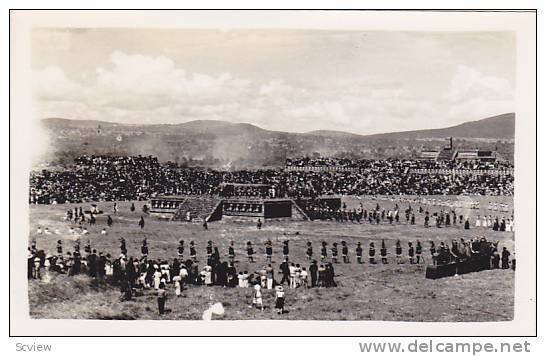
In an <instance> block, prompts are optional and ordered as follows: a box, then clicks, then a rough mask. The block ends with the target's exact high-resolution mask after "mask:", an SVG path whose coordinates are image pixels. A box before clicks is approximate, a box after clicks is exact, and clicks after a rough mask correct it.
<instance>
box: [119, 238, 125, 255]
mask: <svg viewBox="0 0 546 356" xmlns="http://www.w3.org/2000/svg"><path fill="white" fill-rule="evenodd" d="M119 250H120V252H121V254H122V255H123V256H127V246H126V244H125V239H124V238H123V237H122V238H121V239H119Z"/></svg>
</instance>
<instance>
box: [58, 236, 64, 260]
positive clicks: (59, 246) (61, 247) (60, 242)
mask: <svg viewBox="0 0 546 356" xmlns="http://www.w3.org/2000/svg"><path fill="white" fill-rule="evenodd" d="M57 254H58V255H60V256H62V255H63V242H62V241H61V240H58V241H57Z"/></svg>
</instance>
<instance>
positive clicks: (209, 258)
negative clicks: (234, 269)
mask: <svg viewBox="0 0 546 356" xmlns="http://www.w3.org/2000/svg"><path fill="white" fill-rule="evenodd" d="M211 260H212V241H210V240H209V241H208V242H207V261H208V265H209V266H210V261H211Z"/></svg>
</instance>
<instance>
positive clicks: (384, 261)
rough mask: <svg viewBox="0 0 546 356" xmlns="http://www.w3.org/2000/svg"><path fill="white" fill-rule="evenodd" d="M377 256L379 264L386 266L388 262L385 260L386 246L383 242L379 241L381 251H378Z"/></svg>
mask: <svg viewBox="0 0 546 356" xmlns="http://www.w3.org/2000/svg"><path fill="white" fill-rule="evenodd" d="M379 254H380V255H381V263H383V264H388V263H389V261H388V260H387V246H386V245H385V240H381V249H380V250H379Z"/></svg>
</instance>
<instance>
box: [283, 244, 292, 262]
mask: <svg viewBox="0 0 546 356" xmlns="http://www.w3.org/2000/svg"><path fill="white" fill-rule="evenodd" d="M289 253H290V250H289V249H288V240H284V241H283V246H282V255H283V257H284V260H285V261H288V256H289Z"/></svg>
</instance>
